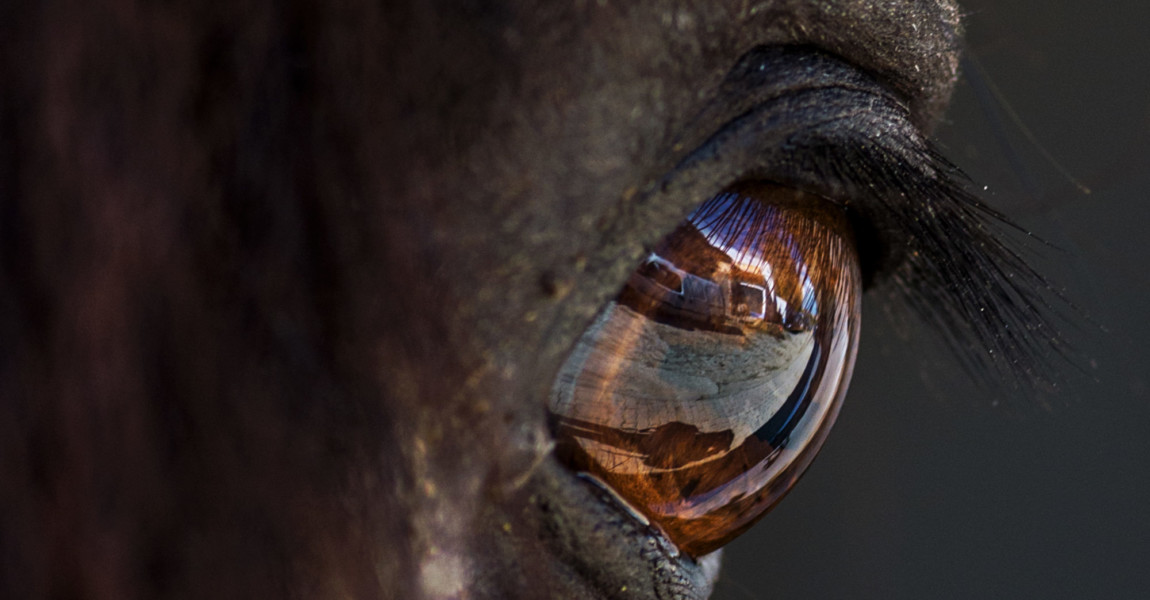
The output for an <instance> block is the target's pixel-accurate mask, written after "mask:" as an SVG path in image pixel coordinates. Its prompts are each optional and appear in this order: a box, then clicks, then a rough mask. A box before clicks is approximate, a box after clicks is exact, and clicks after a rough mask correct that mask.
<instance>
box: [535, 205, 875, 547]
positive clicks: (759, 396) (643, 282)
mask: <svg viewBox="0 0 1150 600" xmlns="http://www.w3.org/2000/svg"><path fill="white" fill-rule="evenodd" d="M860 297H861V277H860V274H859V266H858V258H857V255H856V251H855V246H854V239H853V237H852V236H851V233H850V228H849V225H848V224H847V222H846V218H845V216H844V215H843V213H842V211H841V210H839V209H838V208H837V207H835V206H834V205H833V204H831V203H830V202H828V201H827V200H825V199H823V198H818V197H814V196H810V195H807V194H803V193H801V192H798V191H796V190H793V189H790V188H784V187H779V186H774V185H769V184H752V185H742V186H738V187H735V188H732V189H730V190H728V191H727V192H724V193H722V194H720V195H718V196H716V197H714V198H712V199H711V200H709V201H707V202H706V203H704V204H703V205H701V206H700V207H698V208H697V209H696V210H695V211H694V212H693V213H692V214H691V215H690V216H689V217H688V218H687V220H686V221H685V222H683V223H682V224H681V225H680V226H679V227H678V228H677V229H676V230H675V231H674V232H673V233H671V235H669V236H667V237H666V238H664V239H663V240H662V241H661V242H660V243H659V244H658V245H657V246H656V247H655V248H654V250H653V251H652V252H651V253H650V254H649V255H648V257H647V258H646V259H645V260H644V261H643V263H642V264H641V265H640V266H639V267H638V268H637V269H636V270H635V272H634V273H633V274H632V275H631V277H630V279H629V280H628V281H627V284H626V286H625V287H624V289H623V291H622V292H621V293H620V294H619V296H618V297H617V298H616V299H615V301H613V302H611V303H609V305H608V306H607V307H606V308H605V309H604V310H603V312H602V313H600V315H599V316H598V317H597V318H596V320H595V322H594V323H593V324H592V325H591V327H590V328H589V329H588V331H587V332H586V333H584V335H583V337H582V338H581V339H580V340H579V342H578V343H577V345H576V347H575V349H574V350H573V352H572V354H571V356H570V357H569V358H568V359H567V362H566V363H565V364H564V366H563V368H562V369H561V371H560V374H559V378H558V380H557V381H556V383H555V386H554V390H553V393H552V398H551V404H550V411H551V414H552V422H553V424H554V427H555V437H556V442H557V453H558V456H559V457H560V459H561V460H564V461H565V462H567V464H568V465H569V466H571V467H572V468H574V469H576V470H578V471H582V472H586V473H590V474H592V475H594V476H596V477H598V478H599V479H601V480H603V481H604V482H605V483H607V484H608V485H609V486H611V487H612V488H613V489H614V490H615V491H616V492H617V493H618V494H619V495H620V496H622V497H623V498H624V499H626V500H627V501H629V502H630V503H631V504H632V505H633V506H634V507H635V508H636V509H638V510H639V511H641V512H642V513H644V514H645V515H647V516H648V517H649V518H650V519H651V520H652V521H654V522H656V523H658V524H659V525H660V526H661V527H662V528H663V530H664V531H665V532H666V533H667V535H668V536H669V537H670V538H671V539H672V541H674V542H675V543H676V544H677V545H678V546H679V548H680V549H681V550H683V551H685V552H687V553H689V554H692V555H695V556H698V555H701V554H706V553H708V552H711V551H713V550H715V549H717V548H719V547H720V546H722V545H723V544H725V543H726V542H728V541H729V540H730V539H732V538H733V537H735V536H737V535H738V534H740V533H742V532H743V531H744V530H746V528H748V527H750V526H751V525H752V524H753V523H754V522H755V521H756V520H758V518H759V517H761V516H762V515H763V514H764V513H765V512H766V510H768V509H769V508H770V507H771V506H772V505H773V504H774V503H775V502H776V501H777V500H778V499H779V498H781V497H782V496H783V495H784V494H785V493H786V492H787V490H788V489H789V488H790V486H791V485H792V484H793V483H794V482H795V481H796V480H797V479H798V477H799V475H801V474H802V472H803V470H804V469H805V468H806V466H807V465H808V464H809V463H810V461H811V459H813V457H814V455H815V453H816V452H817V451H818V448H819V447H820V446H821V444H822V441H823V439H824V438H825V436H826V433H827V431H828V430H829V429H830V426H831V424H832V423H833V421H834V419H835V416H836V414H837V413H838V407H839V403H840V402H841V400H842V397H843V395H844V394H845V392H846V388H847V383H848V381H849V379H850V372H851V368H852V366H853V364H854V357H855V348H856V343H857V339H858V330H859V312H860Z"/></svg>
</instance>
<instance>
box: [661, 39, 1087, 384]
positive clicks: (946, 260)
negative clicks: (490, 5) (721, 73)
mask: <svg viewBox="0 0 1150 600" xmlns="http://www.w3.org/2000/svg"><path fill="white" fill-rule="evenodd" d="M724 117H725V118H726V119H727V120H726V122H725V124H723V125H721V126H719V127H718V128H717V130H716V131H715V133H713V134H712V135H710V137H708V138H706V139H705V141H700V143H699V150H698V151H696V152H693V153H691V154H690V155H688V156H687V157H686V158H685V159H684V160H682V161H681V162H680V163H679V165H678V166H677V170H693V169H700V168H704V167H705V165H704V164H703V163H709V164H710V165H711V166H712V167H713V166H714V165H715V164H716V163H724V162H725V163H727V164H725V165H722V168H725V169H726V173H727V177H728V178H729V179H730V180H731V181H728V183H733V182H734V181H735V180H739V179H756V178H757V179H764V180H770V181H775V182H777V183H781V184H784V185H790V186H793V187H797V188H800V189H805V190H807V191H811V192H814V193H816V194H818V195H820V196H822V197H824V198H827V199H828V200H829V201H831V202H833V203H836V204H839V205H841V206H842V207H844V209H845V210H846V211H847V213H848V217H849V218H850V220H851V223H852V225H853V226H854V228H855V229H856V238H857V239H858V240H859V242H858V243H859V246H860V247H859V253H860V259H861V260H862V261H863V270H864V278H865V283H866V285H867V287H868V289H875V288H877V289H882V290H885V291H886V292H887V293H888V296H889V300H892V301H894V302H896V303H899V304H902V305H904V306H906V307H908V308H909V309H910V310H911V311H912V312H913V313H915V314H917V315H918V316H919V317H920V318H921V319H922V320H923V321H924V322H925V323H926V324H927V325H929V326H930V327H931V328H932V329H933V330H935V331H936V332H938V333H939V335H940V336H941V339H942V341H943V342H944V343H945V344H946V345H947V346H948V347H949V348H950V349H951V350H952V351H953V353H954V354H955V356H956V357H957V358H958V359H959V361H960V363H961V364H962V366H963V368H964V370H965V371H966V372H967V373H968V374H969V375H970V376H971V378H972V379H974V380H975V381H976V382H977V383H979V384H981V385H983V386H984V387H987V388H993V387H994V386H995V384H996V383H997V384H1001V383H1006V384H1007V385H1009V387H1010V388H1011V389H1012V390H1014V391H1018V392H1021V394H1022V395H1023V396H1027V397H1031V398H1032V399H1035V400H1037V401H1038V402H1039V403H1040V404H1046V403H1047V402H1048V398H1047V396H1046V395H1045V393H1046V392H1050V391H1054V390H1056V389H1057V388H1058V387H1059V385H1060V383H1061V379H1062V376H1061V374H1060V372H1059V369H1056V368H1055V365H1056V362H1059V361H1065V362H1067V363H1068V364H1072V365H1073V364H1074V357H1073V352H1072V351H1071V350H1070V349H1069V348H1068V347H1067V345H1066V343H1065V341H1064V338H1063V336H1062V335H1061V333H1060V332H1059V331H1058V329H1057V327H1055V318H1056V317H1057V316H1059V308H1060V307H1066V308H1070V309H1072V310H1073V309H1074V306H1073V305H1072V304H1071V303H1070V302H1069V301H1067V300H1066V299H1065V298H1064V297H1063V296H1062V295H1061V293H1060V292H1058V291H1057V290H1056V289H1055V288H1054V286H1053V285H1052V284H1051V283H1050V282H1049V281H1048V280H1047V279H1046V278H1045V277H1044V276H1043V275H1042V274H1041V273H1039V272H1038V271H1036V270H1035V269H1034V268H1033V267H1032V266H1031V265H1030V264H1029V263H1028V262H1027V261H1026V260H1025V259H1024V258H1023V257H1022V256H1021V254H1020V251H1021V249H1022V245H1021V244H1025V243H1033V240H1034V238H1033V237H1031V236H1029V234H1027V233H1026V232H1025V231H1024V230H1023V229H1022V228H1020V227H1019V226H1017V225H1016V224H1014V223H1013V222H1011V221H1010V220H1009V219H1008V218H1007V217H1006V216H1004V215H1003V214H1002V213H1000V212H998V211H996V210H994V209H993V208H991V207H989V206H987V205H986V204H985V203H983V202H982V201H981V200H979V198H978V197H977V196H976V194H975V193H974V192H973V191H972V188H973V187H974V186H973V184H972V182H971V181H970V180H969V178H968V177H967V176H966V175H965V174H964V173H963V172H962V171H961V170H960V169H959V168H958V167H957V166H955V165H954V164H953V163H951V162H950V161H948V160H947V159H946V158H945V157H943V155H942V154H941V153H940V152H939V151H938V149H937V148H936V147H935V145H934V144H933V143H932V142H931V141H930V140H929V139H928V138H927V137H926V136H925V135H924V134H923V133H922V132H921V131H920V130H919V129H918V128H917V127H916V126H915V125H914V124H913V123H912V119H911V115H910V113H909V109H908V108H907V104H906V103H905V101H904V100H903V99H902V98H900V97H899V96H898V95H897V94H896V93H895V92H893V91H892V90H890V89H889V88H887V87H886V86H884V85H883V84H882V81H881V76H879V75H874V74H869V73H864V72H861V71H859V70H858V69H857V68H855V67H854V66H853V65H851V64H849V63H848V62H847V61H845V60H843V59H841V58H839V57H836V56H833V55H830V54H827V53H825V52H821V51H818V50H812V49H811V48H809V47H774V48H756V49H755V50H753V51H752V52H750V53H748V54H747V55H746V56H745V57H744V59H742V60H741V61H740V62H739V63H738V64H737V65H736V67H735V68H734V69H733V70H732V71H731V73H730V75H729V76H728V79H727V81H726V82H724V84H723V87H722V88H721V89H720V91H719V93H718V94H717V97H716V99H715V101H714V102H712V103H711V105H709V106H708V107H707V108H705V109H704V111H703V112H702V113H701V115H700V119H699V121H701V123H702V124H704V126H705V125H706V124H713V123H716V122H721V121H723V119H724Z"/></svg>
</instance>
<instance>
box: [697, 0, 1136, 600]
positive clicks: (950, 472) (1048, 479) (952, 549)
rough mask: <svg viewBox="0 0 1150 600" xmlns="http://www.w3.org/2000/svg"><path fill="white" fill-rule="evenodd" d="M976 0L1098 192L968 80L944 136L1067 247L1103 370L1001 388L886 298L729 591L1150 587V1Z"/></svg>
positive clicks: (1081, 592) (1046, 258)
mask: <svg viewBox="0 0 1150 600" xmlns="http://www.w3.org/2000/svg"><path fill="white" fill-rule="evenodd" d="M964 7H965V8H966V9H967V12H968V16H967V32H968V35H967V38H968V46H969V53H971V54H973V55H974V56H975V57H976V58H977V59H978V60H979V61H980V62H981V64H982V66H983V67H984V69H985V72H986V73H987V74H988V76H989V78H990V80H991V81H992V82H993V83H994V84H995V85H996V86H997V87H998V88H999V89H1000V90H1001V92H1002V94H1003V95H1004V96H1005V97H1006V99H1007V100H1008V102H1009V103H1010V104H1011V106H1012V107H1013V108H1014V110H1015V111H1016V112H1017V113H1018V115H1019V116H1020V117H1021V119H1022V121H1023V122H1024V123H1025V124H1026V125H1027V126H1028V127H1029V128H1030V129H1031V130H1032V131H1033V132H1034V134H1035V136H1036V137H1037V139H1038V141H1039V142H1040V144H1041V146H1042V147H1043V148H1045V150H1046V151H1048V152H1049V153H1050V154H1051V155H1053V156H1054V157H1056V158H1057V159H1058V161H1059V162H1061V163H1062V164H1063V165H1064V166H1065V167H1066V169H1067V170H1068V171H1069V172H1070V173H1071V174H1073V175H1074V176H1075V177H1076V178H1078V179H1079V180H1081V181H1082V182H1083V183H1085V184H1086V185H1087V186H1088V187H1090V188H1091V190H1092V193H1091V194H1089V195H1085V194H1082V193H1081V192H1079V191H1077V190H1076V188H1075V186H1074V185H1073V184H1072V183H1071V182H1070V181H1069V180H1068V179H1067V178H1066V177H1064V176H1063V175H1060V174H1059V172H1058V170H1057V169H1055V168H1054V167H1052V166H1051V165H1050V164H1049V163H1047V162H1045V161H1044V160H1043V158H1042V154H1041V151H1040V150H1039V149H1038V148H1036V147H1035V146H1034V145H1031V144H1029V143H1028V142H1026V140H1025V139H1024V136H1023V135H1022V134H1021V133H1020V130H1019V129H1018V128H1017V127H1016V126H1015V125H1013V124H1010V123H1009V121H1008V120H1007V117H1005V116H1004V115H1003V116H1002V117H1001V118H1002V123H996V122H995V118H994V117H988V116H987V113H986V112H985V111H984V110H983V108H982V107H980V103H979V101H978V99H977V96H976V94H975V92H974V91H973V88H972V87H971V85H970V84H969V83H966V84H963V85H962V86H961V87H960V89H959V91H958V94H957V96H956V99H955V104H954V105H953V107H952V110H951V111H950V113H949V115H948V118H949V120H948V122H947V123H945V124H944V125H943V126H942V127H941V128H940V130H939V131H938V137H939V141H940V142H941V143H942V144H943V145H944V147H945V148H946V150H947V154H948V155H949V156H950V157H951V158H952V159H953V160H954V161H955V162H957V163H958V164H960V165H961V166H962V167H963V168H965V169H966V170H967V171H968V172H970V173H971V175H972V176H973V177H974V178H975V179H976V180H978V181H979V182H980V183H984V184H988V185H989V186H990V192H989V194H990V195H989V199H990V200H991V202H992V204H994V205H995V206H996V207H998V208H1000V209H1002V210H1004V211H1005V212H1007V213H1008V214H1010V215H1011V216H1012V217H1014V218H1015V220H1017V221H1019V222H1020V223H1022V224H1023V225H1024V226H1025V227H1027V228H1028V229H1031V230H1033V231H1034V232H1035V233H1037V234H1039V235H1041V236H1042V237H1044V238H1046V239H1048V240H1050V241H1051V242H1052V243H1054V244H1056V245H1057V246H1059V247H1060V248H1061V249H1062V250H1050V249H1045V250H1041V251H1040V252H1039V253H1038V254H1039V255H1040V256H1039V258H1038V262H1039V263H1040V266H1041V268H1042V269H1043V271H1044V272H1046V273H1048V274H1050V275H1051V276H1052V277H1053V278H1055V279H1056V280H1058V281H1060V282H1061V283H1062V284H1063V285H1064V286H1065V287H1066V288H1067V290H1068V294H1069V295H1070V296H1071V297H1072V298H1073V299H1074V300H1075V301H1076V302H1078V303H1080V304H1081V305H1082V306H1083V309H1082V311H1081V312H1082V313H1085V315H1088V316H1084V315H1082V314H1079V315H1074V314H1071V315H1070V317H1069V318H1068V319H1066V320H1065V321H1063V323H1062V327H1063V329H1064V331H1065V334H1066V336H1067V337H1068V338H1070V339H1071V340H1073V342H1074V343H1075V345H1076V347H1077V348H1078V349H1079V351H1080V352H1081V353H1082V354H1083V355H1084V356H1085V358H1084V359H1083V360H1082V361H1081V362H1082V363H1083V364H1085V366H1086V367H1087V369H1092V371H1091V372H1090V373H1089V375H1087V376H1081V375H1079V376H1074V375H1071V376H1070V377H1071V380H1070V384H1069V385H1068V386H1067V389H1066V390H1065V391H1064V393H1063V394H1062V396H1061V397H1059V398H1056V399H1055V400H1054V401H1053V407H1052V408H1051V409H1049V410H1046V409H1043V408H1041V407H1040V406H1038V405H1037V403H1034V402H1027V401H1025V400H1022V399H1020V398H1019V397H1017V396H1015V397H1013V398H1009V397H1008V398H1006V399H1005V400H1004V401H1003V402H1001V403H1000V404H999V406H997V407H995V406H993V398H992V397H991V395H990V394H988V393H986V392H985V391H980V390H979V389H978V388H975V387H972V386H970V385H967V384H965V383H964V382H963V379H964V377H963V376H962V374H961V373H959V372H957V363H956V361H954V360H953V359H952V358H950V357H949V356H947V355H946V354H945V353H944V352H939V351H937V349H936V348H935V347H934V346H935V344H934V343H933V342H932V339H933V338H932V334H931V333H930V332H929V331H928V330H926V329H925V328H923V327H921V326H917V325H916V326H913V327H910V328H909V330H906V331H903V332H902V333H901V334H896V333H895V331H896V330H897V329H899V327H897V326H892V324H891V322H890V321H889V320H888V319H886V317H885V314H884V312H885V311H884V310H883V308H882V306H880V305H879V304H878V303H877V302H876V301H875V299H873V298H872V299H869V301H868V304H867V306H866V310H865V312H864V321H863V328H864V335H863V338H862V342H861V347H860V355H859V362H858V365H857V367H856V371H855V378H854V383H853V384H852V387H851V392H850V394H849V395H848V398H847V404H846V405H845V407H844V408H843V411H842V414H841V416H840V418H839V422H838V424H837V425H836V427H835V431H834V432H833V433H832V434H831V436H830V440H829V442H828V443H827V446H826V447H825V449H824V450H823V453H822V455H821V456H820V457H819V459H818V460H817V461H816V462H815V464H814V466H813V467H812V469H811V471H810V472H809V473H808V474H807V476H806V477H805V478H804V479H803V481H802V482H800V483H799V485H798V486H797V488H796V489H795V490H794V491H793V492H792V493H791V494H790V495H789V496H788V497H787V498H786V499H785V500H784V501H783V502H782V504H781V505H780V506H779V507H778V508H776V509H775V510H774V511H773V512H772V513H771V514H770V515H768V516H767V517H766V518H765V519H764V520H763V521H762V522H761V523H760V524H759V525H758V526H757V527H756V528H754V529H753V530H752V531H751V532H750V533H748V534H746V535H745V536H743V537H742V538H740V539H738V540H736V541H735V542H733V543H732V544H730V545H729V546H728V549H727V556H726V559H725V568H724V577H723V580H722V581H721V582H720V584H719V586H718V590H717V593H716V597H717V598H721V599H742V598H798V597H807V598H1150V401H1148V398H1150V397H1148V395H1147V378H1146V374H1145V373H1146V372H1145V370H1144V368H1143V366H1144V365H1146V364H1147V362H1148V361H1147V358H1148V357H1150V351H1147V349H1146V348H1147V344H1146V343H1145V341H1144V340H1147V339H1150V331H1148V319H1147V318H1146V316H1145V315H1146V311H1147V308H1150V301H1148V300H1147V299H1148V298H1150V252H1148V250H1150V242H1148V241H1147V236H1146V234H1145V230H1146V227H1147V225H1148V224H1150V204H1148V203H1146V202H1145V201H1144V200H1145V198H1146V196H1147V192H1148V190H1150V152H1148V150H1150V73H1148V71H1150V69H1148V66H1150V5H1148V4H1147V3H1143V2H1130V1H1126V2H1109V3H1093V2H1090V3H1088V2H1084V1H1078V2H1073V3H1071V2H1061V3H1058V2H1056V3H1051V2H1049V1H1048V0H1047V1H1043V0H1025V1H1014V2H998V3H994V2H989V1H980V2H965V3H964ZM999 112H1002V111H1001V110H999ZM1003 138H1005V139H1008V140H1009V141H1010V143H1011V144H1012V145H1013V147H1014V148H1015V150H1014V152H1015V153H1016V154H1017V160H1016V161H1015V162H1014V163H1012V162H1011V160H1010V159H1009V158H1008V154H1009V153H1007V152H1004V151H1003V149H1002V148H1003V144H1002V143H1001V141H1000V140H1001V139H1003ZM1103 328H1105V330H1103ZM904 329H905V328H904ZM1092 363H1093V364H1092Z"/></svg>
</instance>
